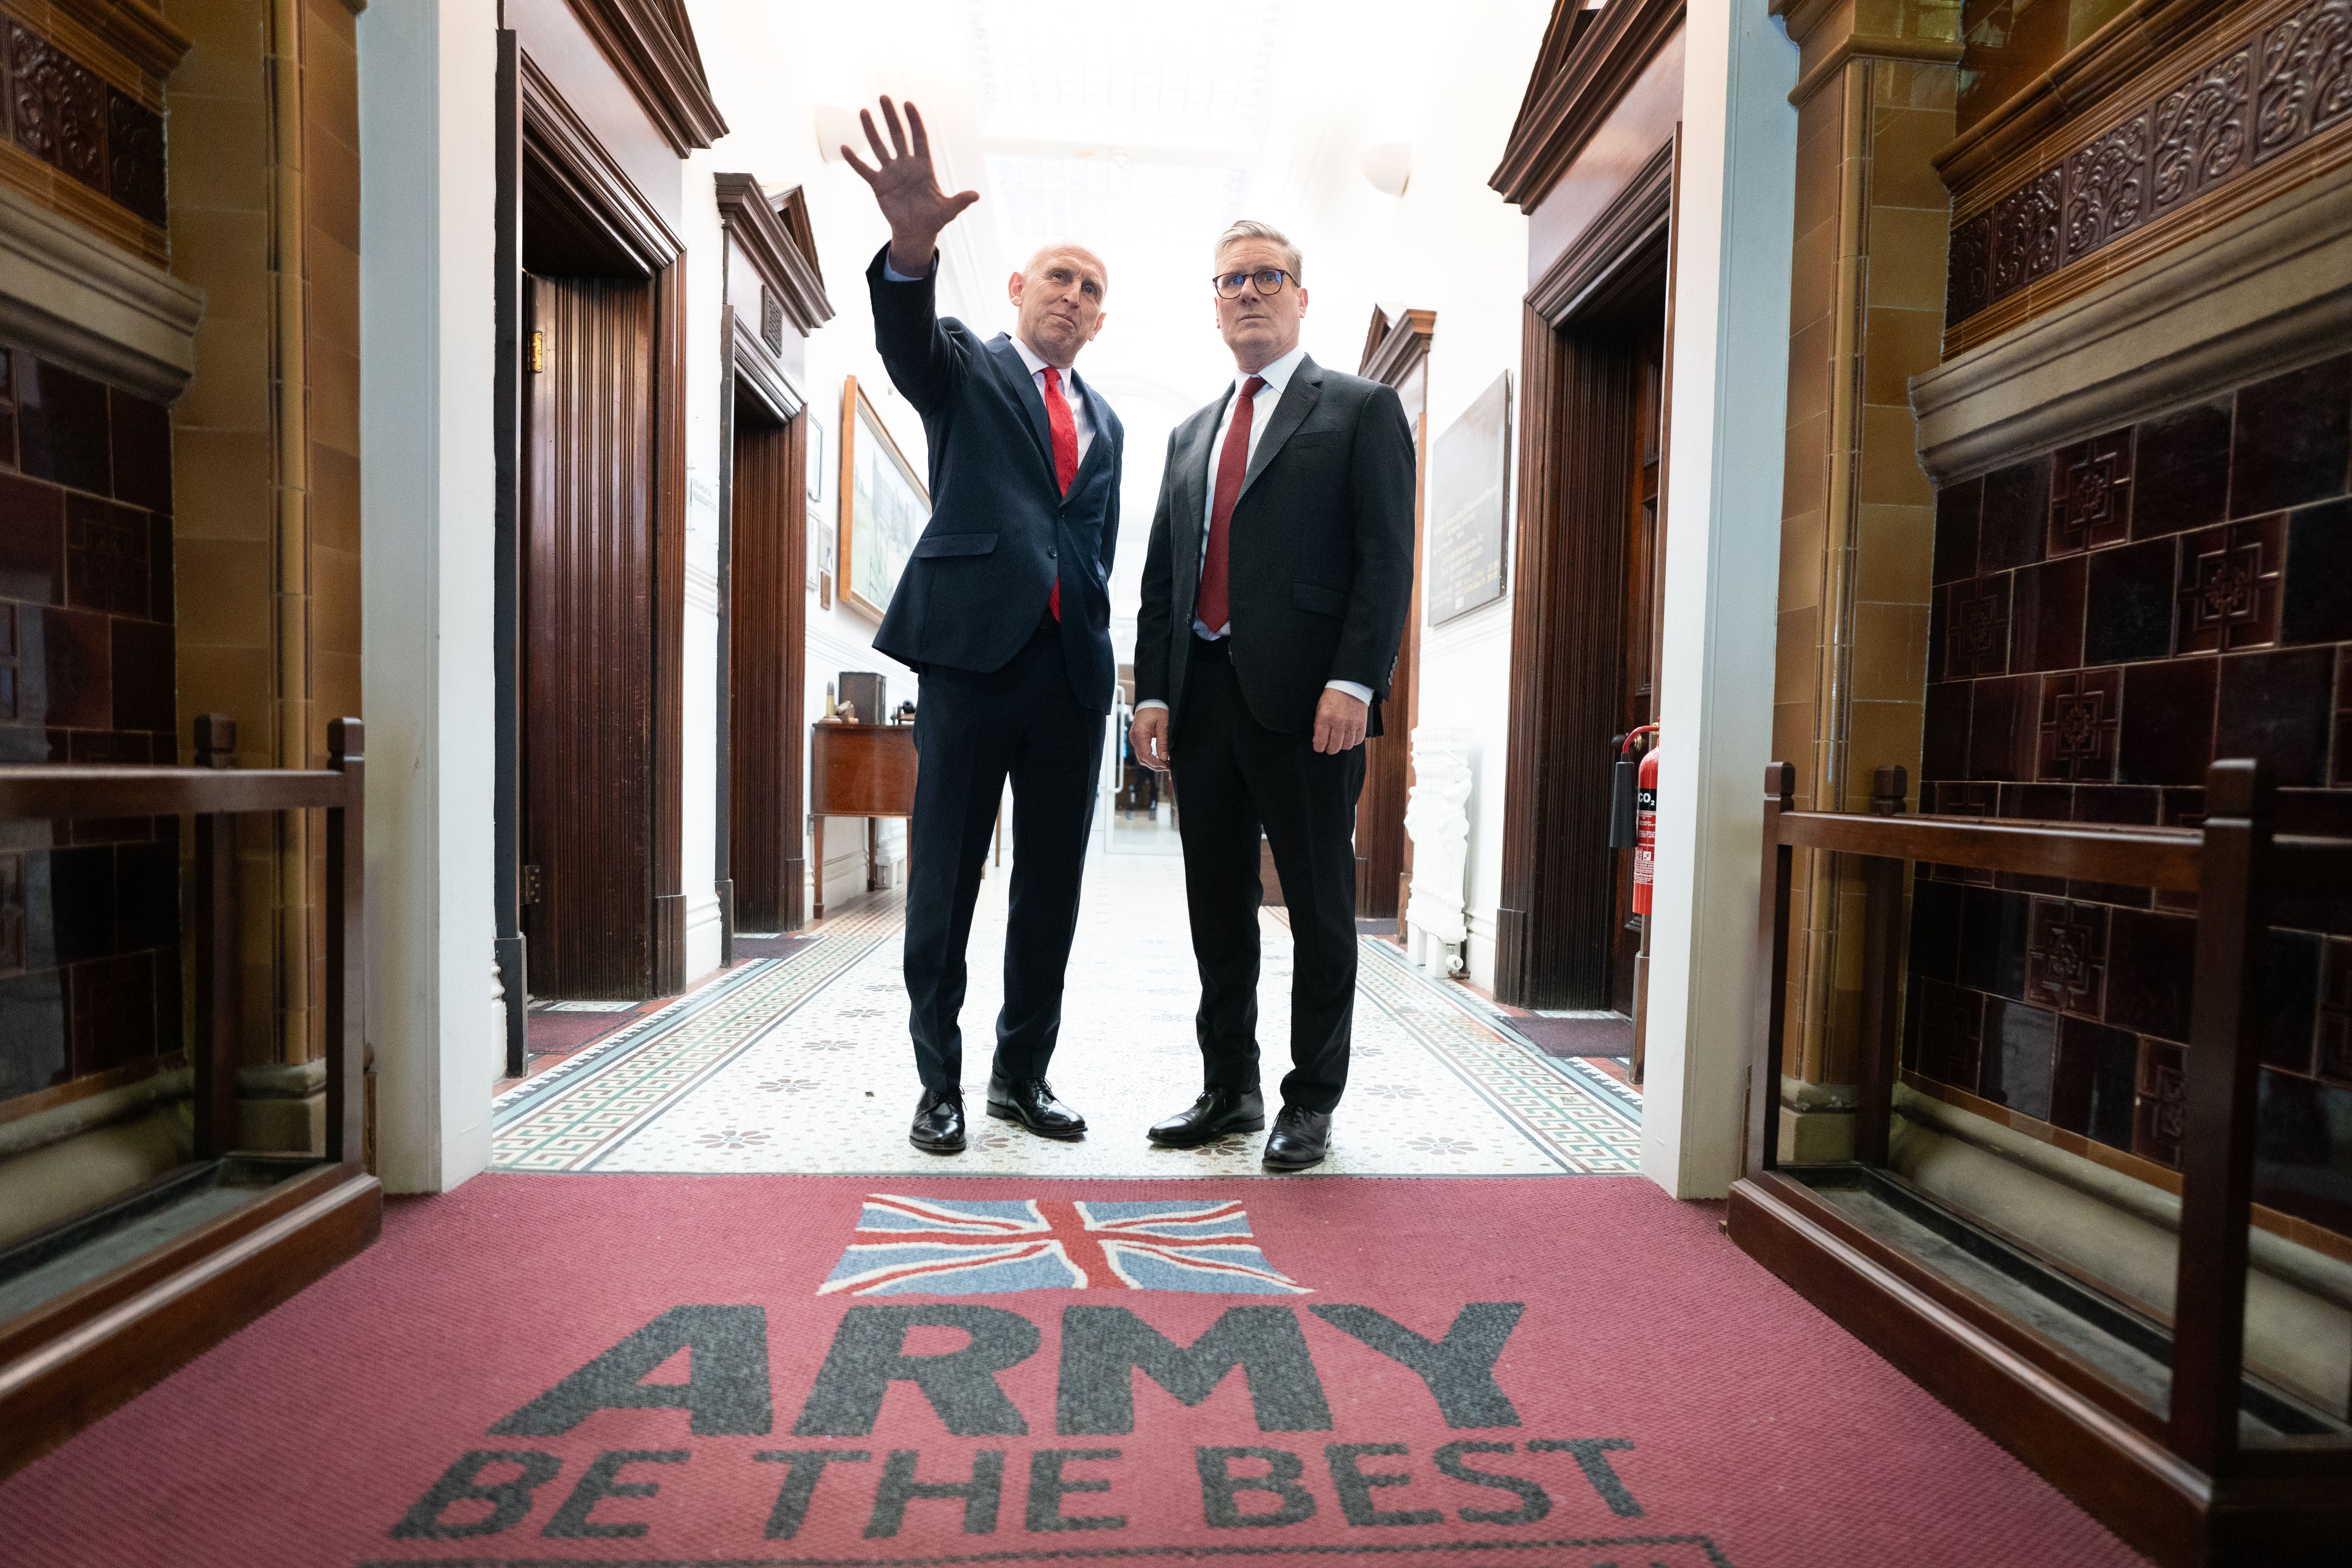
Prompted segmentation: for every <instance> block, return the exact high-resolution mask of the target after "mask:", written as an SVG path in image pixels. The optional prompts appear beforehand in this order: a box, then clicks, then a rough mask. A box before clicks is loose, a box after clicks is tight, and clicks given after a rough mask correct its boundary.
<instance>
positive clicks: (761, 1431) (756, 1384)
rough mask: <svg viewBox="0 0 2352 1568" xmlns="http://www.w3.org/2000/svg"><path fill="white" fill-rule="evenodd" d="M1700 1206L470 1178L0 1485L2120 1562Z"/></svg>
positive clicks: (223, 1543)
mask: <svg viewBox="0 0 2352 1568" xmlns="http://www.w3.org/2000/svg"><path fill="white" fill-rule="evenodd" d="M1718 1212H1719V1211H1718V1210H1717V1208H1715V1207H1712V1206H1697V1205H1682V1204H1676V1203H1675V1202H1673V1201H1672V1200H1670V1199H1668V1198H1666V1197H1665V1196H1664V1195H1663V1194H1660V1193H1659V1192H1658V1191H1657V1190H1656V1189H1655V1188H1654V1187H1653V1186H1651V1185H1650V1184H1647V1183H1646V1182H1643V1181H1641V1180H1638V1179H1634V1178H1608V1177H1582V1178H1573V1179H1565V1178H1564V1179H1546V1178H1522V1179H1519V1180H1490V1181H1469V1180H1463V1181H1388V1180H1323V1181H1317V1180H1311V1179H1310V1180H1301V1181H1296V1182H1271V1181H1256V1180H1234V1181H1220V1182H1167V1183H1158V1182H1125V1183H1122V1182H1097V1183H1043V1182H1021V1181H1013V1180H984V1181H983V1180H971V1181H954V1180H940V1179H932V1180H910V1179H906V1178H898V1177H883V1178H866V1179H861V1178H845V1177H783V1176H779V1177H765V1176H707V1177H696V1176H594V1175H580V1176H528V1175H492V1176H482V1177H478V1178H476V1179H475V1180H474V1181H473V1182H471V1183H469V1184H467V1185H466V1186H465V1187H463V1188H461V1189H459V1190H458V1191H457V1192H456V1193H454V1194H449V1195H447V1196H445V1197H438V1198H431V1199H420V1200H414V1201H408V1202H403V1203H398V1204H395V1205H393V1207H392V1210H391V1213H390V1214H389V1215H388V1216H387V1218H386V1221H385V1227H384V1232H385V1233H384V1238H383V1242H382V1243H381V1244H380V1245H379V1246H377V1247H375V1248H373V1250H372V1251H370V1252H368V1253H367V1254H365V1255H364V1256H362V1258H359V1259H358V1260H357V1261H355V1262H353V1263H352V1264H350V1265H348V1266H347V1267H345V1268H343V1269H342V1270H341V1271H340V1272H339V1273H337V1274H335V1275H333V1276H331V1278H329V1279H326V1280H325V1281H323V1282H321V1283H320V1284H319V1285H316V1286H314V1287H312V1288H311V1289H310V1290H308V1291H306V1292H305V1293H304V1294H303V1295H301V1296H300V1297H299V1298H297V1299H296V1300H293V1301H292V1302H289V1304H288V1305H286V1306H284V1307H281V1308H279V1309H278V1310H277V1311H275V1312H272V1313H270V1314H269V1315H268V1317H266V1318H264V1319H262V1320H261V1321H259V1322H257V1324H255V1325H254V1326H253V1327H251V1328H249V1329H247V1330H246V1331H244V1332H243V1333H241V1334H238V1335H237V1336H236V1337H235V1338H234V1339H232V1340H230V1341H229V1342H227V1343H226V1344H224V1345H222V1346H220V1347H219V1348H218V1349H216V1350H215V1351H214V1352H211V1353H210V1354H208V1355H206V1356H205V1357H204V1358H203V1359H201V1360H200V1361H198V1362H196V1363H194V1364H192V1365H191V1366H189V1367H187V1368H185V1369H184V1370H183V1371H182V1372H181V1373H179V1374H178V1375H176V1376H174V1377H173V1378H172V1379H171V1380H169V1381H168V1382H166V1383H165V1384H163V1385H162V1386H160V1387H158V1388H156V1389H155V1390H153V1391H152V1392H151V1393H150V1394H147V1395H145V1396H144V1397H143V1398H141V1399H139V1400H136V1401H134V1402H133V1403H132V1404H131V1405H128V1406H126V1407H124V1408H123V1409H121V1410H119V1411H117V1412H116V1413H115V1414H113V1415H110V1416H109V1417H107V1418H106V1419H105V1420H103V1421H101V1422H100V1423H99V1424H98V1425H96V1426H93V1427H91V1428H90V1429H89V1430H88V1431H86V1432H84V1433H83V1434H82V1435H81V1436H79V1437H78V1438H76V1439H75V1440H74V1441H72V1442H71V1443H68V1445H66V1446H65V1447H63V1448H61V1449H59V1450H58V1451H57V1452H55V1453H53V1454H51V1455H49V1456H47V1458H43V1459H41V1460H39V1461H37V1462H36V1463H35V1464H34V1465H32V1466H30V1467H28V1468H26V1470H24V1471H22V1472H20V1473H19V1474H18V1475H16V1476H15V1477H14V1478H12V1479H9V1480H8V1481H6V1482H5V1483H0V1520H5V1521H6V1524H5V1539H6V1555H7V1556H8V1558H9V1560H10V1561H15V1562H25V1563H76V1564H90V1565H109V1568H110V1565H114V1564H155V1565H157V1568H163V1565H170V1568H195V1565H201V1564H215V1563H217V1564H222V1565H225V1568H226V1565H230V1564H235V1565H237V1568H269V1565H277V1564H287V1565H292V1564H302V1565H304V1568H353V1565H356V1564H362V1563H404V1564H405V1563H432V1564H447V1563H478V1564H491V1563H498V1564H523V1563H532V1564H556V1563H604V1562H628V1563H639V1564H654V1563H660V1564H667V1565H673V1568H716V1565H718V1564H719V1563H727V1564H732V1565H739V1568H741V1565H750V1564H794V1565H799V1568H819V1565H824V1568H873V1565H894V1568H914V1565H917V1564H940V1565H945V1564H961V1563H1055V1562H1062V1561H1068V1562H1072V1563H1087V1562H1090V1561H1100V1562H1105V1563H1110V1562H1116V1561H1118V1560H1120V1559H1129V1558H1134V1559H1152V1558H1186V1559H1191V1558H1199V1559H1213V1558H1223V1557H1232V1558H1249V1559H1262V1558H1274V1559H1278V1560H1282V1561H1286V1562H1295V1563H1300V1564H1305V1563H1309V1562H1318V1561H1319V1562H1330V1563H1344V1562H1348V1561H1362V1562H1367V1563H1379V1562H1389V1563H1430V1564H1433V1565H1448V1568H1453V1565H1459V1568H1507V1565H1509V1564H1514V1563H1524V1564H1527V1565H1528V1568H1604V1565H1610V1568H1653V1565H1656V1568H1725V1565H1727V1564H1728V1565H1736V1568H1841V1565H1852V1568H1886V1565H1887V1564H1892V1563H1902V1564H1905V1565H1906V1568H1929V1565H1934V1564H1950V1565H1953V1568H1960V1565H1968V1568H1978V1565H1980V1564H1984V1563H2034V1564H2037V1565H2038V1568H2054V1565H2059V1564H2126V1563H2136V1562H2137V1561H2138V1559H2137V1557H2135V1556H2134V1555H2133V1554H2132V1553H2131V1552H2128V1551H2127V1550H2126V1548H2124V1547H2123V1546H2121V1545H2120V1544H2118V1543H2117V1542H2116V1540H2115V1539H2114V1538H2113V1537H2112V1536H2110V1535H2108V1534H2107V1533H2106V1532H2105V1531H2104V1530H2102V1529H2101V1528H2099V1527H2098V1526H2097V1525H2096V1524H2095V1523H2093V1522H2092V1521H2090V1520H2089V1519H2088V1518H2087V1517H2086V1516H2084V1514H2083V1513H2082V1512H2081V1511H2080V1510H2077V1509H2075V1508H2074V1506H2073V1505H2072V1504H2070V1503H2068V1502H2067V1501H2066V1500H2064V1499H2063V1498H2061V1497H2060V1496H2059V1495H2058V1494H2057V1493H2055V1492H2054V1491H2053V1490H2052V1489H2050V1488H2049V1487H2047V1486H2045V1485H2044V1484H2043V1483H2042V1481H2041V1480H2040V1479H2037V1478H2036V1477H2035V1476H2033V1475H2032V1473H2030V1472H2029V1471H2027V1470H2026V1469H2025V1468H2023V1467H2021V1466H2020V1465H2019V1464H2018V1463H2016V1462H2015V1461H2014V1460H2012V1459H2011V1458H2009V1457H2008V1456H2007V1455H2006V1454H2005V1453H2003V1452H2002V1451H2001V1450H2000V1449H1999V1448H1997V1447H1994V1446H1993V1445H1992V1444H1991V1443H1990V1442H1988V1441H1986V1440H1985V1439H1984V1438H1983V1437H1981V1436H1979V1435H1978V1434H1977V1433H1976V1432H1975V1431H1974V1430H1972V1429H1971V1428H1970V1427H1969V1426H1966V1425H1965V1424H1964V1423H1962V1422H1961V1421H1960V1420H1959V1419H1958V1417H1957V1416H1954V1415H1951V1414H1950V1413H1949V1412H1948V1411H1947V1410H1945V1409H1944V1408H1943V1407H1942V1406H1941V1405H1937V1403H1936V1402H1935V1401H1934V1400H1932V1399H1930V1398H1929V1397H1928V1396H1927V1395H1926V1394H1923V1393H1921V1392H1920V1391H1919V1390H1918V1389H1917V1388H1916V1387H1915V1386H1914V1385H1913V1384H1910V1383H1909V1382H1907V1381H1906V1380H1905V1379H1904V1378H1903V1377H1902V1376H1900V1375H1899V1374H1897V1373H1895V1371H1894V1370H1893V1369H1891V1368H1890V1367H1888V1366H1887V1365H1886V1364H1885V1363H1883V1362H1881V1361H1880V1360H1878V1359H1877V1358H1876V1357H1875V1356H1874V1355H1873V1354H1871V1353H1870V1352H1868V1351H1866V1350H1864V1348H1863V1347H1862V1346H1861V1345H1860V1344H1858V1343H1857V1342H1855V1341H1853V1339H1851V1338H1850V1337H1848V1336H1847V1335H1846V1334H1845V1333H1844V1332H1843V1331H1840V1330H1839V1329H1838V1328H1836V1327H1835V1326H1834V1325H1832V1323H1831V1322H1830V1321H1828V1320H1827V1319H1825V1318H1823V1317H1822V1316H1821V1315H1820V1314H1819V1313H1818V1312H1816V1311H1814V1310H1812V1309H1811V1307H1809V1306H1807V1305H1806V1304H1805V1303H1804V1302H1803V1301H1801V1300H1799V1299H1798V1298H1797V1297H1796V1296H1795V1295H1794V1294H1793V1293H1792V1292H1790V1290H1788V1289H1785V1288H1784V1287H1782V1286H1781V1285H1780V1282H1779V1281H1778V1280H1776V1279H1773V1278H1772V1277H1771V1276H1770V1275H1769V1274H1768V1273H1766V1272H1765V1271H1764V1270H1763V1269H1762V1268H1759V1267H1758V1266H1757V1265H1756V1264H1754V1263H1753V1262H1751V1261H1750V1260H1749V1259H1748V1258H1746V1257H1745V1256H1744V1255H1742V1254H1741V1253H1739V1252H1738V1251H1737V1250H1736V1249H1735V1248H1734V1247H1732V1246H1731V1245H1730V1243H1729V1242H1728V1241H1727V1240H1726V1239H1725V1238H1724V1237H1723V1236H1722V1235H1721V1234H1719V1232H1718V1231H1717V1224H1716V1221H1717V1214H1718ZM1080 1279H1083V1281H1084V1285H1083V1288H1079V1287H1078V1285H1077V1283H1076V1282H1077V1281H1079V1280H1080Z"/></svg>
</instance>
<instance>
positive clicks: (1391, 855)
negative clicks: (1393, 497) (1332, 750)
mask: <svg viewBox="0 0 2352 1568" xmlns="http://www.w3.org/2000/svg"><path fill="white" fill-rule="evenodd" d="M1436 336H1437V312H1436V311H1434V310H1403V311H1402V312H1400V313H1399V314H1397V315H1396V316H1394V317H1391V316H1390V315H1389V313H1388V312H1387V311H1386V310H1383V309H1382V308H1381V307H1380V306H1378V305H1375V306H1373V307H1372V324H1371V327H1370V330H1369V331H1367V332H1366V333H1365V337H1364V356H1363V362H1362V363H1361V364H1360V365H1359V366H1358V367H1357V370H1356V374H1358V375H1360V376H1363V377H1364V378H1366V379H1367V380H1370V381H1377V382H1379V383H1380V384H1382V385H1383V386H1387V387H1390V388H1391V389H1393V390H1395V391H1396V392H1398V393H1399V394H1400V395H1402V393H1403V392H1404V391H1405V389H1406V388H1407V387H1408V385H1410V384H1412V380H1413V374H1414V373H1415V372H1416V371H1417V372H1419V373H1420V375H1421V380H1420V395H1419V399H1418V403H1417V405H1414V406H1411V407H1408V408H1407V409H1406V410H1405V416H1406V417H1407V418H1409V419H1410V420H1412V431H1413V447H1414V462H1413V482H1412V596H1411V597H1410V599H1409V600H1408V601H1407V608H1406V612H1405V621H1404V637H1403V640H1402V643H1401V644H1400V645H1399V647H1398V648H1397V658H1396V667H1395V673H1394V674H1393V675H1392V676H1391V678H1390V681H1389V699H1388V703H1387V706H1386V708H1385V710H1383V712H1382V714H1381V729H1382V730H1383V731H1385V732H1384V733H1382V734H1380V735H1376V736H1374V737H1372V738H1371V739H1370V740H1369V741H1367V742H1364V791H1363V794H1362V795H1361V796H1360V797H1359V799H1358V801H1357V805H1356V915H1357V918H1358V919H1360V920H1381V919H1386V918H1388V917H1389V916H1391V915H1393V916H1394V917H1396V919H1397V920H1398V921H1399V922H1400V924H1399V928H1398V930H1399V934H1400V935H1402V929H1403V928H1402V921H1403V919H1404V910H1405V904H1406V901H1407V895H1406V891H1405V888H1406V884H1407V883H1408V882H1410V881H1411V880H1412V838H1411V837H1409V836H1408V835H1407V834H1406V832H1405V830H1404V809H1405V802H1406V800H1407V798H1408V797H1409V796H1410V795H1411V794H1412V730H1413V726H1414V725H1415V724H1417V723H1419V722H1420V721H1421V574H1422V551H1423V532H1424V531H1425V525H1426V519H1425V518H1424V517H1423V503H1424V501H1425V500H1426V499H1427V497H1428V493H1429V353H1430V349H1431V347H1432V344H1433V341H1434V339H1435V338H1436Z"/></svg>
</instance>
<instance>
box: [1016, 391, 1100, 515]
mask: <svg viewBox="0 0 2352 1568" xmlns="http://www.w3.org/2000/svg"><path fill="white" fill-rule="evenodd" d="M1070 379H1071V380H1072V381H1075V382H1076V383H1077V384H1078V395H1079V396H1080V397H1082V398H1084V399H1085V400H1086V405H1087V420H1088V421H1089V422H1090V423H1091V424H1092V425H1093V426H1094V427H1095V437H1094V439H1093V440H1091V441H1089V442H1087V455H1086V456H1085V457H1084V458H1080V459H1079V460H1078V471H1077V472H1076V474H1074V475H1072V476H1071V477H1070V490H1069V493H1070V494H1071V495H1076V494H1077V493H1078V487H1079V486H1080V485H1081V484H1083V483H1084V482H1085V481H1086V477H1087V475H1088V474H1090V473H1092V472H1093V471H1094V468H1095V465H1096V464H1097V463H1108V462H1109V461H1110V405H1108V404H1107V403H1105V402H1104V401H1103V400H1102V398H1101V397H1100V396H1099V395H1097V393H1096V391H1095V389H1094V387H1093V385H1092V384H1089V383H1088V382H1087V380H1086V378H1085V377H1083V376H1081V375H1078V374H1076V373H1071V374H1070ZM1031 384H1032V385H1034V384H1035V383H1034V382H1032V383H1031ZM1037 406H1038V407H1039V409H1041V410H1042V409H1043V408H1044V407H1045V403H1044V401H1043V399H1042V398H1041V399H1040V400H1039V402H1038V405H1037Z"/></svg>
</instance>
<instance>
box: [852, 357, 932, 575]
mask: <svg viewBox="0 0 2352 1568" xmlns="http://www.w3.org/2000/svg"><path fill="white" fill-rule="evenodd" d="M930 520H931V498H930V495H929V492H928V491H927V490H925V489H923V481H922V480H921V479H918V478H917V477H916V475H915V469H914V466H913V465H912V464H910V463H908V461H907V458H906V456H905V454H904V453H902V452H900V451H899V450H898V442H896V441H893V440H892V439H890V432H889V431H888V430H887V429H885V428H884V427H883V424H882V418H881V416H879V415H877V414H876V413H875V412H874V405H873V404H871V403H869V402H867V401H866V393H865V391H864V389H862V388H861V387H859V386H858V384H857V378H856V376H854V375H853V376H849V377H847V378H845V381H844V383H843V385H842V389H841V526H840V529H839V530H838V532H839V536H840V538H839V554H840V562H839V565H840V574H839V576H838V577H837V578H836V579H835V585H836V587H837V588H838V589H839V591H840V594H841V602H842V603H843V604H845V605H850V606H851V607H852V608H854V609H856V610H859V611H861V612H863V613H864V614H866V615H868V616H872V617H873V618H874V619H876V620H877V621H878V620H880V619H881V618H882V616H883V615H884V614H885V613H886V612H887V611H888V609H889V607H890V595H893V594H895V593H897V592H898V578H899V576H900V575H901V574H904V573H905V571H906V570H907V562H908V558H909V557H910V556H912V555H913V553H914V551H915V541H916V540H918V539H919V538H921V537H922V533H923V527H924V525H925V524H926V523H928V522H929V521H930Z"/></svg>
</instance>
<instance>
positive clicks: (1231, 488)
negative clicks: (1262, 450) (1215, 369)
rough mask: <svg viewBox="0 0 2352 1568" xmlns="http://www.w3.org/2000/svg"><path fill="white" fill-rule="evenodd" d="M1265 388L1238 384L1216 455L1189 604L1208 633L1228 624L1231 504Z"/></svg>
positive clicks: (1260, 380) (1253, 382)
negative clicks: (1197, 579)
mask: <svg viewBox="0 0 2352 1568" xmlns="http://www.w3.org/2000/svg"><path fill="white" fill-rule="evenodd" d="M1264 385H1265V377H1264V376H1262V375H1254V376H1252V377H1250V378H1249V379H1248V380H1247V381H1245V382H1244V383H1242V393H1241V395H1240V396H1239V397H1237V398H1235V399H1234V423H1233V428H1231V429H1230V430H1227V431H1226V432H1225V448H1224V450H1223V451H1222V452H1220V453H1218V454H1217V500H1216V504H1215V505H1214V506H1213V507H1212V508H1211V509H1210V510H1209V554H1208V558H1207V559H1206V560H1204V561H1202V563H1201V594H1200V597H1198V598H1197V599H1195V600H1193V601H1192V614H1193V615H1194V616H1197V617H1198V618H1199V620H1200V622H1201V624H1202V626H1206V627H1208V628H1209V629H1210V630H1211V631H1213V632H1214V631H1219V630H1222V629H1223V627H1224V626H1225V625H1226V624H1227V623H1228V622H1230V621H1232V619H1233V618H1234V616H1233V607H1232V605H1231V604H1230V603H1229V602H1228V598H1227V594H1226V589H1225V562H1226V558H1227V555H1228V553H1229V548H1228V547H1229V545H1230V542H1231V535H1232V532H1233V522H1234V502H1235V501H1237V500H1241V499H1242V478H1243V476H1244V475H1245V474H1247V473H1248V472H1249V446H1250V426H1251V424H1252V423H1253V422H1254V421H1255V418H1256V415H1255V412H1254V408H1255V398H1256V397H1257V389H1258V388H1259V387H1261V386H1264Z"/></svg>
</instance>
